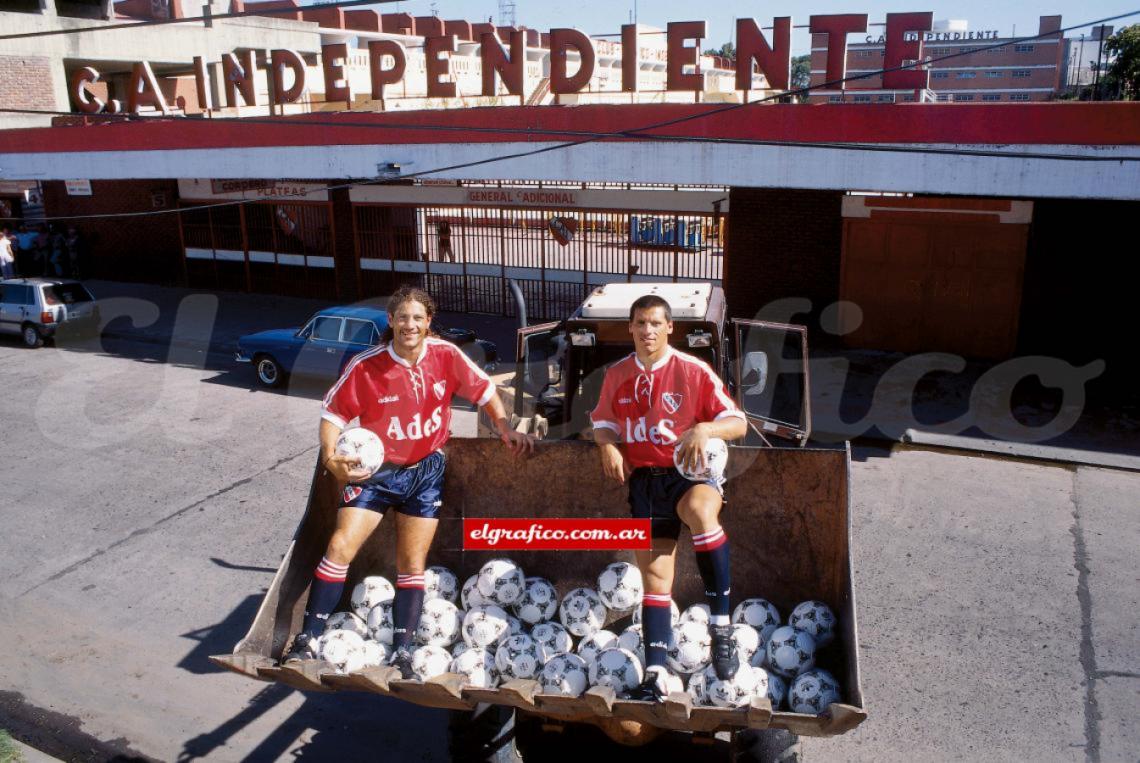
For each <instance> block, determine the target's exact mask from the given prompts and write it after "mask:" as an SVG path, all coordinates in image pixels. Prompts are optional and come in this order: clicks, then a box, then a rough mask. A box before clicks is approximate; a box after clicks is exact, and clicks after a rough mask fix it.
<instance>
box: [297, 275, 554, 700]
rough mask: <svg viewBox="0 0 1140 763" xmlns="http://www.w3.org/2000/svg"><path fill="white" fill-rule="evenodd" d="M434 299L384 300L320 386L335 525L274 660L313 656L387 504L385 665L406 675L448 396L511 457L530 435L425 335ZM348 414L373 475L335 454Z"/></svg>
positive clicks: (447, 346) (398, 296)
mask: <svg viewBox="0 0 1140 763" xmlns="http://www.w3.org/2000/svg"><path fill="white" fill-rule="evenodd" d="M435 312H436V308H435V302H434V301H433V300H432V298H431V297H430V296H429V295H428V294H427V292H424V291H422V290H421V289H416V288H411V287H403V288H401V289H399V290H397V291H396V293H395V294H393V295H392V297H391V299H390V300H389V301H388V324H389V325H388V329H387V330H386V331H385V334H384V338H383V341H381V342H380V344H378V345H377V346H376V347H374V348H373V349H371V350H368V351H366V352H362V353H360V354H359V355H357V356H356V357H355V358H353V360H352V361H351V362H350V363H349V364H348V366H347V367H346V368H345V371H344V374H343V375H342V376H341V377H340V379H339V380H338V381H337V383H336V384H334V385H333V387H332V388H331V389H330V390H329V392H328V394H327V395H326V396H325V399H324V407H323V409H322V412H321V429H320V441H321V459H322V460H323V462H324V464H325V468H327V469H328V470H329V472H331V473H332V475H333V476H334V477H336V479H337V481H338V483H339V484H341V485H344V488H343V491H342V496H341V506H340V508H339V509H338V510H337V522H336V529H335V531H334V532H333V536H332V538H331V540H330V541H329V544H328V547H327V549H326V551H325V555H324V558H323V559H321V562H320V564H319V565H318V566H317V569H316V572H315V573H314V576H313V583H312V586H311V587H310V589H309V599H308V603H307V606H306V609H305V619H304V623H303V625H302V630H301V632H300V633H299V634H297V635H296V636H295V637H294V638H293V643H292V645H291V647H290V648H289V650H288V651H287V652H286V654H285V656H284V658H283V660H282V661H283V662H291V661H295V660H304V659H313V658H315V657H316V651H315V641H316V639H317V637H319V636H320V635H321V634H322V633H323V632H324V629H325V624H326V621H327V620H328V617H329V615H330V614H331V613H332V611H333V608H334V607H336V605H337V602H339V601H340V597H341V594H342V593H343V591H344V584H345V579H346V578H347V576H348V567H349V565H350V564H351V563H352V560H353V559H354V558H355V557H356V554H357V552H358V551H359V550H360V548H361V547H362V546H363V545H364V543H365V541H367V540H368V538H369V536H371V535H372V533H373V532H374V531H375V530H376V528H377V527H378V526H379V525H380V521H381V520H382V519H383V518H384V516H385V513H386V512H387V511H388V509H389V508H392V509H395V511H394V512H392V513H393V514H394V515H395V516H394V518H393V520H392V522H394V523H395V527H394V528H393V529H394V531H395V533H396V599H395V602H394V603H393V612H392V616H393V625H394V632H395V635H394V637H393V643H392V648H393V653H392V657H391V660H390V664H391V665H393V666H395V667H397V668H399V670H400V673H401V674H402V675H403V677H404V678H412V677H413V675H414V674H413V672H412V659H411V645H412V637H413V636H414V635H415V632H416V627H417V626H418V625H419V619H420V610H421V609H422V607H423V599H424V569H425V565H426V564H427V554H428V550H429V549H430V548H431V542H432V539H433V538H434V537H435V531H436V527H437V525H438V524H439V518H438V517H439V511H440V506H441V503H442V502H441V499H440V493H441V490H442V488H443V473H444V468H445V465H446V459H445V457H444V455H443V451H442V450H441V449H442V448H443V446H444V444H446V443H447V439H448V434H449V432H448V430H449V425H450V422H451V398H452V395H459V396H460V397H462V398H465V399H467V400H470V401H471V402H474V403H477V404H478V405H479V406H480V407H482V408H483V410H485V411H486V412H487V413H488V414H489V415H490V417H491V420H492V421H494V422H495V426H496V427H497V428H498V430H499V437H500V439H501V440H502V442H503V444H504V445H506V446H508V447H510V448H511V450H512V451H514V453H515V454H516V455H518V454H520V453H522V452H523V451H533V450H534V438H533V437H532V436H530V435H524V434H521V433H519V432H515V431H514V430H512V429H511V428H510V425H509V420H508V419H507V415H506V411H505V410H504V409H503V404H502V402H501V401H500V400H499V396H498V394H497V393H496V391H495V385H494V383H493V382H492V381H491V379H490V378H489V377H488V376H487V374H485V373H484V372H483V371H482V369H480V368H479V367H478V366H477V365H475V363H473V362H472V361H471V359H470V358H468V357H467V356H466V355H464V354H463V352H462V351H461V350H460V349H459V348H458V347H456V346H455V345H453V344H452V343H450V342H446V341H444V340H442V339H437V338H435V337H433V336H432V335H431V334H432V332H431V320H432V317H433V316H434V315H435ZM353 420H359V422H360V426H362V427H364V428H366V429H370V430H372V431H373V432H375V433H376V434H377V435H378V436H379V437H380V440H381V441H382V442H383V443H384V462H385V463H384V465H383V466H382V467H381V468H380V469H379V470H378V471H377V472H376V473H375V474H373V475H372V476H368V474H367V473H362V472H360V471H359V467H360V462H359V460H357V459H355V458H352V457H349V456H342V455H338V454H337V453H336V441H337V438H338V437H339V436H340V433H341V431H342V430H343V429H344V428H345V427H346V426H348V424H349V423H350V422H352V421H353Z"/></svg>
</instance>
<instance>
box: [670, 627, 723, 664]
mask: <svg viewBox="0 0 1140 763" xmlns="http://www.w3.org/2000/svg"><path fill="white" fill-rule="evenodd" d="M665 658H666V661H667V662H668V663H669V667H670V668H672V669H673V670H675V671H677V672H678V673H696V672H697V671H698V670H702V669H704V667H705V666H706V665H708V664H709V661H710V660H711V659H712V638H711V637H710V636H709V629H708V626H706V625H702V624H700V623H681V624H680V625H678V626H677V627H676V628H674V629H673V644H672V645H671V646H670V647H669V651H668V652H666V653H665Z"/></svg>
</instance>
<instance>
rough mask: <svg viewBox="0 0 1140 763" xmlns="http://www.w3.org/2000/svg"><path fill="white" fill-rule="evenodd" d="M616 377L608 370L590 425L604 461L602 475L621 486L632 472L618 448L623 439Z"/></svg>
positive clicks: (592, 412)
mask: <svg viewBox="0 0 1140 763" xmlns="http://www.w3.org/2000/svg"><path fill="white" fill-rule="evenodd" d="M615 380H616V376H615V375H614V374H612V373H610V371H609V370H608V369H607V370H606V375H605V377H603V379H602V391H601V393H600V394H599V395H598V405H597V406H596V407H595V408H594V410H592V411H590V423H591V424H593V427H594V442H595V443H597V445H598V454H599V455H600V456H601V459H602V473H603V474H605V475H606V476H607V477H609V478H610V479H613V480H617V481H618V482H619V483H621V484H625V479H626V477H628V476H629V475H630V472H631V471H632V469H631V467H630V465H629V464H628V463H627V462H626V460H625V457H624V456H623V455H622V453H621V449H620V448H619V447H618V445H617V444H618V442H619V441H620V439H621V425H620V424H618V416H617V414H616V413H614V405H613V401H614V395H615V394H616V393H617V384H616V381H615Z"/></svg>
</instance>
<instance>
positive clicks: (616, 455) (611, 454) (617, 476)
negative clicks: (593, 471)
mask: <svg viewBox="0 0 1140 763" xmlns="http://www.w3.org/2000/svg"><path fill="white" fill-rule="evenodd" d="M601 456H602V472H603V473H604V474H605V475H606V476H607V477H609V478H610V479H613V480H617V481H618V482H620V483H622V484H625V479H626V477H628V476H629V475H630V473H631V472H632V471H633V470H632V469H630V467H629V464H628V463H627V462H626V460H625V458H623V457H622V455H621V451H620V450H619V449H618V447H617V446H616V445H613V444H609V445H603V446H602V448H601Z"/></svg>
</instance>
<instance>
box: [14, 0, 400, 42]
mask: <svg viewBox="0 0 1140 763" xmlns="http://www.w3.org/2000/svg"><path fill="white" fill-rule="evenodd" d="M395 2H399V0H336V1H335V2H328V3H321V4H320V5H319V6H308V7H318V8H322V9H323V8H351V7H352V6H355V5H381V4H387V3H395ZM301 10H304V9H303V8H288V7H286V8H266V9H264V10H262V9H257V10H252V11H235V12H231V13H208V14H205V15H203V16H186V17H184V18H180V19H149V20H147V21H126V22H123V23H120V24H103V25H102V26H84V27H74V28H72V29H50V30H46V31H42V32H19V33H17V34H0V40H26V39H28V38H31V37H51V36H55V35H65V34H84V33H86V32H109V31H112V30H115V29H137V28H139V27H153V26H166V25H167V24H190V23H193V22H195V21H203V22H206V24H207V25H208V24H210V23H211V22H213V21H217V20H219V19H239V18H244V17H246V16H273V15H276V14H284V13H296V12H297V11H301Z"/></svg>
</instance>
